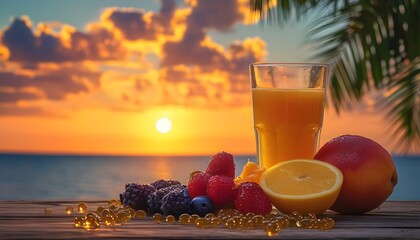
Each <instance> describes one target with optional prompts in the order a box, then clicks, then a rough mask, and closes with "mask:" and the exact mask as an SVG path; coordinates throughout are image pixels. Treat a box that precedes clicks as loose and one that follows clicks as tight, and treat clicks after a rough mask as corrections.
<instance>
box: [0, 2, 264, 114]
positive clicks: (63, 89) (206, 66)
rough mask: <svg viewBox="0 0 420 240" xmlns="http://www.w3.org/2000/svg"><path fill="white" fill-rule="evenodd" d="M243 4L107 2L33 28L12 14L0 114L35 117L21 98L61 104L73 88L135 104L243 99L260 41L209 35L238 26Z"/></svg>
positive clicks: (0, 53)
mask: <svg viewBox="0 0 420 240" xmlns="http://www.w3.org/2000/svg"><path fill="white" fill-rule="evenodd" d="M246 4H247V1H243V0H226V1H201V0H197V1H195V0H193V1H188V2H187V5H185V7H180V6H177V5H176V1H173V0H170V1H169V0H165V1H162V5H161V8H160V10H159V11H158V12H150V11H149V12H146V11H144V10H142V9H135V8H107V9H105V10H104V11H103V12H102V14H101V16H99V20H98V21H96V22H89V23H87V24H86V26H87V27H86V30H84V31H81V30H78V29H75V28H74V27H72V26H69V25H67V24H64V23H58V22H48V23H43V22H41V23H38V24H37V26H36V27H34V26H32V22H31V21H30V19H29V17H19V18H15V19H13V21H12V22H11V23H10V25H9V26H7V27H6V28H4V29H3V30H2V32H0V60H3V61H4V64H5V67H4V68H1V66H0V94H1V93H5V94H4V95H3V96H2V97H0V107H3V110H2V111H3V113H7V112H10V111H11V110H10V109H9V108H7V109H6V108H4V107H10V106H12V105H14V106H16V108H19V109H18V110H17V111H21V112H20V113H19V114H20V115H26V114H31V113H33V114H37V113H38V112H37V110H35V109H36V108H33V109H32V108H28V106H27V105H22V104H20V103H25V104H26V103H31V104H35V102H37V101H38V100H40V99H42V100H44V101H49V102H58V101H61V102H64V101H69V99H70V98H69V97H68V96H70V95H71V96H73V98H71V99H74V98H78V99H85V98H86V99H88V98H89V96H90V97H91V100H92V101H89V100H88V101H87V102H89V103H94V104H97V105H100V106H103V107H106V108H109V109H120V110H121V109H125V108H126V109H130V110H133V109H134V110H135V109H137V110H139V111H142V110H144V109H146V108H147V107H150V106H154V105H174V104H175V105H185V106H200V107H215V106H220V107H224V106H239V105H241V104H242V105H243V104H248V102H247V101H249V100H247V99H248V98H249V97H248V91H249V76H248V66H249V64H250V63H252V62H258V61H262V60H263V59H264V57H265V55H266V50H265V49H266V46H265V42H264V41H263V40H262V39H260V38H258V37H253V38H252V37H251V38H247V39H244V40H236V41H234V42H231V43H230V44H229V43H228V44H225V45H222V44H220V43H218V42H216V41H214V40H213V39H212V38H211V34H210V33H211V32H212V31H222V32H227V33H229V32H232V31H234V26H235V24H237V23H242V24H243V23H244V22H245V21H246V18H247V16H246V11H247V10H248V8H247V7H246ZM94 90H97V91H94ZM93 92H95V93H93ZM98 92H100V93H98ZM81 94H84V97H80V96H81ZM86 95H89V96H88V97H86ZM93 98H95V99H93ZM75 102H77V103H79V104H80V102H81V101H78V100H76V101H74V102H73V103H75ZM83 104H84V106H86V107H89V106H88V103H83ZM97 105H95V106H97ZM22 106H26V107H27V108H26V109H23V107H22ZM30 106H33V105H30ZM41 109H42V108H40V110H39V111H42V110H41ZM3 115H4V114H3Z"/></svg>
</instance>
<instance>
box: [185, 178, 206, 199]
mask: <svg viewBox="0 0 420 240" xmlns="http://www.w3.org/2000/svg"><path fill="white" fill-rule="evenodd" d="M210 178H211V175H210V174H207V173H202V172H199V173H196V174H194V175H193V176H192V177H191V179H190V180H189V181H188V187H187V188H188V193H189V194H190V197H191V199H193V198H195V197H197V196H207V183H208V182H209V180H210Z"/></svg>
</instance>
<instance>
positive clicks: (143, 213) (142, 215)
mask: <svg viewBox="0 0 420 240" xmlns="http://www.w3.org/2000/svg"><path fill="white" fill-rule="evenodd" d="M146 215H147V213H146V211H144V210H138V211H136V213H135V214H134V218H145V217H146Z"/></svg>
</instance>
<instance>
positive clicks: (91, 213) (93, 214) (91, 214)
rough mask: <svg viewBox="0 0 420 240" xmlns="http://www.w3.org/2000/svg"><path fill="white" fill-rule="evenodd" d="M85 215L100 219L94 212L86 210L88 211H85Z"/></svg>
mask: <svg viewBox="0 0 420 240" xmlns="http://www.w3.org/2000/svg"><path fill="white" fill-rule="evenodd" d="M85 217H86V218H89V217H91V218H94V219H96V220H99V219H101V217H100V216H99V215H98V214H97V213H96V212H88V213H86V215H85Z"/></svg>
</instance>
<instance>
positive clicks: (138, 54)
mask: <svg viewBox="0 0 420 240" xmlns="http://www.w3.org/2000/svg"><path fill="white" fill-rule="evenodd" d="M25 4H28V6H21V5H22V3H14V2H13V1H10V2H6V1H3V2H2V3H0V16H1V18H0V151H1V152H36V153H39V152H41V153H70V154H121V155H212V154H214V153H216V152H220V151H227V152H231V153H233V154H255V149H256V148H255V140H254V130H253V123H252V110H251V92H250V83H249V72H248V71H249V70H248V67H249V64H251V63H255V62H265V61H270V62H286V61H288V62H303V61H306V59H305V57H306V56H307V55H308V54H307V53H305V52H304V48H301V47H299V46H300V45H299V44H303V35H302V33H303V32H304V30H305V29H304V26H303V25H299V24H297V23H296V22H292V23H291V24H292V25H291V26H285V27H284V28H283V29H277V28H274V27H273V28H271V29H267V28H262V27H261V26H259V25H255V24H254V25H251V24H249V16H248V15H249V9H248V5H247V4H248V1H244V0H231V1H185V2H184V1H172V0H165V1H141V2H136V3H132V2H131V1H110V2H107V1H78V0H77V1H72V2H66V3H64V2H62V3H61V4H65V5H66V6H63V7H58V6H57V5H59V4H58V3H57V2H54V1H49V0H43V1H39V2H38V1H37V3H32V2H31V3H30V2H29V1H25ZM130 4H135V5H133V6H131V5H130ZM29 5H30V6H29ZM48 7H50V8H49V10H48V12H45V11H46V10H45V9H46V8H48ZM78 8H81V9H83V11H82V10H81V11H80V12H73V13H70V12H69V11H65V10H63V9H72V10H74V11H75V9H78ZM209 9H211V11H210V10H209ZM372 101H373V102H372ZM374 106H375V102H374V98H370V96H367V97H366V98H365V99H364V100H363V101H362V102H361V103H359V104H355V105H354V107H353V109H352V110H348V111H343V112H341V113H340V115H337V114H336V113H335V112H334V110H333V109H332V108H328V109H326V112H325V120H324V127H323V131H322V134H321V139H322V143H321V144H323V143H325V142H327V141H329V140H330V139H332V138H333V137H336V136H338V135H341V134H346V133H349V134H358V135H363V136H366V137H369V138H372V139H374V140H375V141H378V142H379V143H380V144H382V145H383V146H385V148H387V150H388V151H390V152H395V153H397V152H398V151H396V150H394V149H395V144H394V143H393V141H392V139H389V138H387V137H389V135H387V131H390V130H389V125H388V123H387V122H386V120H385V119H386V118H385V116H384V114H383V113H382V111H380V110H378V109H376V108H375V107H374ZM165 119H166V120H165ZM354 119H358V121H354ZM361 123H363V124H361ZM410 153H411V154H419V153H420V146H419V147H418V148H416V149H414V150H413V151H412V152H410Z"/></svg>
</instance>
